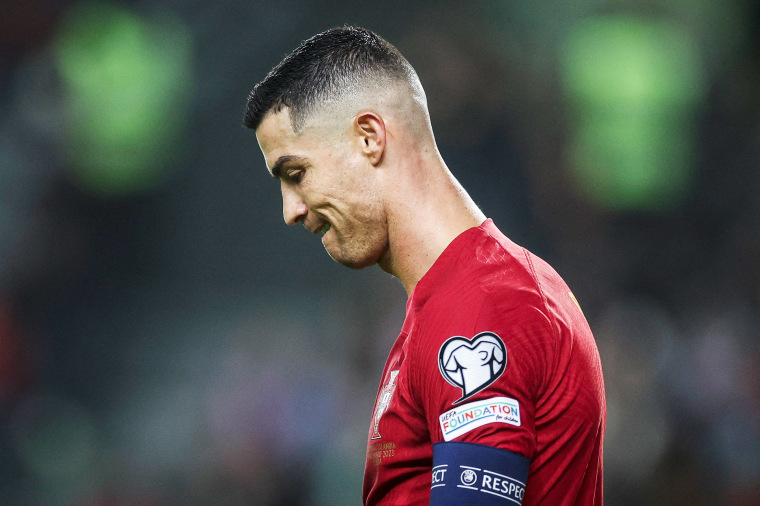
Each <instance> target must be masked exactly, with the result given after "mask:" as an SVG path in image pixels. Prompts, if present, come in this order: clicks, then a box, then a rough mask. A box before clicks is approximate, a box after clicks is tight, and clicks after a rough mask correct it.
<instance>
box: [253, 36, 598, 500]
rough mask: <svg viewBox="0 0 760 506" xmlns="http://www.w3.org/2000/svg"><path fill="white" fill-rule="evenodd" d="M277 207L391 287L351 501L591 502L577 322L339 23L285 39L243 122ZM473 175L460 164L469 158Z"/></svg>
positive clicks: (591, 445) (397, 62)
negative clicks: (287, 49)
mask: <svg viewBox="0 0 760 506" xmlns="http://www.w3.org/2000/svg"><path fill="white" fill-rule="evenodd" d="M245 123H246V125H247V126H248V127H250V128H252V129H254V130H256V136H257V138H258V141H259V144H260V146H261V150H262V152H263V153H264V158H265V160H266V164H267V166H268V168H269V171H270V172H271V174H272V175H273V176H274V177H276V178H278V179H279V180H280V185H281V190H282V201H283V215H284V218H285V222H286V223H287V224H289V225H294V224H297V223H301V224H303V226H305V227H306V228H307V229H309V230H310V231H311V232H312V233H314V234H317V233H319V234H321V236H322V243H323V245H324V247H325V249H326V250H327V252H328V253H329V254H330V256H331V257H332V258H333V259H335V260H336V261H337V262H340V263H341V264H343V265H347V266H349V267H352V268H356V269H360V268H363V267H366V266H369V265H374V264H378V265H379V266H380V268H382V269H383V270H385V271H386V272H389V273H390V274H392V275H394V276H396V277H397V278H398V279H399V280H400V281H401V282H402V283H403V285H404V287H405V288H406V291H407V293H408V295H409V300H408V302H407V315H406V320H405V322H404V325H403V328H402V329H401V333H400V335H399V337H398V339H397V341H396V343H395V345H394V346H393V348H392V350H391V352H390V356H389V357H388V361H387V363H386V366H385V371H384V373H383V377H382V380H381V383H380V388H379V390H378V395H377V400H376V403H375V409H374V413H373V416H372V419H371V423H370V428H369V433H368V449H367V461H366V468H365V474H364V491H363V499H364V503H365V504H390V505H413V504H427V503H429V504H434V505H442V504H458V505H459V504H482V505H486V504H515V503H516V504H523V505H532V504H548V505H564V504H567V505H591V504H594V505H596V504H602V441H603V437H604V427H605V419H606V405H605V399H604V383H603V379H602V369H601V364H600V361H599V354H598V351H597V348H596V344H595V342H594V339H593V336H592V335H591V331H590V330H589V328H588V325H587V323H586V320H585V318H584V317H583V313H582V312H581V310H580V307H579V306H578V304H577V302H576V301H575V299H574V297H573V295H572V293H571V292H570V290H569V289H568V287H567V286H566V285H565V283H564V282H563V281H562V279H560V277H559V276H558V275H557V274H556V273H555V272H554V271H553V270H552V269H551V267H549V266H548V265H547V264H546V263H545V262H543V261H542V260H540V259H539V258H537V257H536V256H534V255H532V254H531V253H529V252H528V251H526V250H525V249H523V248H521V247H519V246H517V245H515V244H514V243H512V242H511V241H510V240H509V239H507V238H506V237H505V236H504V235H503V234H501V232H499V230H498V229H497V228H496V226H495V225H494V224H493V222H492V221H491V220H487V219H486V217H485V215H484V214H483V213H482V212H481V211H480V209H478V207H477V206H476V205H475V204H474V202H473V201H472V199H470V197H469V195H468V194H467V192H466V191H465V190H464V189H463V188H462V187H461V186H460V185H459V183H458V182H457V180H456V179H455V178H454V176H453V175H452V174H451V172H450V171H449V170H448V168H447V167H446V164H445V163H444V161H443V159H442V158H441V155H440V153H439V152H438V149H437V147H436V144H435V140H434V137H433V130H432V127H431V124H430V117H429V114H428V109H427V102H426V98H425V92H424V91H423V89H422V85H421V84H420V81H419V79H418V77H417V75H416V73H415V71H414V69H413V68H412V66H411V65H410V64H409V63H408V62H407V61H406V60H405V59H404V57H403V56H402V55H401V54H400V53H399V52H398V51H397V50H396V48H394V47H393V46H392V45H391V44H390V43H388V42H387V41H385V40H384V39H382V38H381V37H379V36H378V35H376V34H374V33H372V32H370V31H368V30H365V29H362V28H357V27H343V28H335V29H331V30H328V31H326V32H324V33H321V34H318V35H316V36H314V37H312V38H311V39H309V40H307V41H305V42H304V43H302V44H301V45H300V46H299V47H298V48H297V49H296V50H295V51H294V52H293V53H291V54H290V55H289V56H287V57H286V58H285V59H284V60H283V61H282V62H281V63H280V64H279V65H277V66H276V67H275V68H274V69H273V70H272V71H271V72H270V73H269V74H268V75H267V77H266V78H265V79H264V80H263V81H262V82H261V83H259V84H258V85H256V87H255V88H254V89H253V91H252V92H251V94H250V96H249V99H248V106H247V111H246V116H245ZM471 169H472V170H477V168H471Z"/></svg>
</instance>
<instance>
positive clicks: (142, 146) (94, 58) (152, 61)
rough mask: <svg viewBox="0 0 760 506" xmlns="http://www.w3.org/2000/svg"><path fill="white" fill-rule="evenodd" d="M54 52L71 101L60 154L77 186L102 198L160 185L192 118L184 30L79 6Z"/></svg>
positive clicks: (113, 9)
mask: <svg viewBox="0 0 760 506" xmlns="http://www.w3.org/2000/svg"><path fill="white" fill-rule="evenodd" d="M54 51H55V57H56V64H57V67H58V70H59V72H60V75H61V77H62V81H63V83H64V89H65V98H66V118H67V125H66V130H65V135H64V136H63V142H64V146H63V148H64V151H65V154H66V157H67V161H68V164H69V166H70V168H71V169H72V170H73V171H74V175H75V178H76V180H77V182H78V183H79V184H81V186H82V187H83V188H85V189H86V190H87V191H89V192H91V193H95V194H100V195H119V194H130V193H134V192H139V191H141V190H144V189H147V188H150V187H152V186H155V185H156V184H158V183H160V182H161V181H162V180H163V179H164V176H165V175H166V173H167V172H168V170H169V168H170V167H171V165H172V163H171V162H172V161H173V158H174V157H175V155H176V153H177V148H178V141H179V140H180V134H179V132H181V131H182V125H183V118H184V117H185V115H186V110H187V98H188V89H187V86H188V84H187V83H188V82H190V59H191V49H190V39H189V34H188V30H187V29H186V27H185V26H184V25H182V24H181V23H180V22H179V21H178V20H177V19H174V18H166V17H165V18H161V19H160V20H156V19H146V18H144V17H141V16H139V15H137V14H136V13H133V12H131V11H129V10H127V9H126V8H125V7H123V6H117V5H114V4H107V3H83V4H76V5H74V6H73V7H72V9H71V10H70V11H69V12H68V13H67V15H66V17H65V19H64V21H63V23H62V25H61V27H60V29H59V31H58V33H57V36H56V39H55V41H54Z"/></svg>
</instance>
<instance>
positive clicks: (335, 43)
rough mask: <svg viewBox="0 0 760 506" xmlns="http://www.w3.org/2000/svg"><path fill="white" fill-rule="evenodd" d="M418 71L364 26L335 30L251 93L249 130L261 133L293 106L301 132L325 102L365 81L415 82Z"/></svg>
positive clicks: (309, 45) (320, 36) (281, 65)
mask: <svg viewBox="0 0 760 506" xmlns="http://www.w3.org/2000/svg"><path fill="white" fill-rule="evenodd" d="M415 75H416V74H415V72H414V69H413V68H412V66H411V65H410V64H409V62H408V61H407V60H406V58H404V57H403V56H402V55H401V53H400V52H399V51H398V49H396V48H395V47H394V46H393V45H392V44H391V43H390V42H388V41H387V40H385V39H383V38H382V37H380V36H379V35H377V34H376V33H374V32H372V31H370V30H367V29H366V28H360V27H358V26H343V27H337V28H331V29H329V30H327V31H324V32H322V33H319V34H317V35H315V36H313V37H311V38H310V39H308V40H305V41H304V42H302V43H301V45H300V46H298V47H297V48H296V49H295V50H294V51H293V52H292V53H290V54H289V55H288V56H286V57H285V58H284V59H283V60H282V61H281V62H280V63H279V64H278V65H277V66H276V67H274V68H273V69H272V70H271V71H270V72H269V74H267V76H266V78H264V80H263V81H261V82H260V83H259V84H257V85H256V86H255V87H254V88H253V90H252V91H251V93H250V94H249V95H248V103H247V106H246V111H245V120H244V121H245V126H247V127H248V128H251V129H253V130H256V129H257V128H258V127H259V125H260V124H261V122H262V120H263V119H264V117H265V116H266V115H267V114H268V113H269V111H274V112H279V111H280V110H281V109H282V108H283V107H288V108H290V114H291V116H290V118H291V122H292V125H293V129H294V130H296V131H298V130H299V129H300V128H301V127H302V126H303V123H304V122H305V119H306V117H307V116H308V115H309V113H311V112H312V111H313V110H314V108H315V106H317V105H318V104H319V103H321V102H323V101H325V100H329V99H331V98H335V97H336V96H338V95H339V94H340V93H341V92H342V91H345V90H346V89H348V88H349V87H351V85H352V84H354V83H357V82H359V80H362V79H366V78H372V77H376V78H378V79H381V78H382V77H386V78H393V79H403V80H406V81H409V80H410V79H411V78H412V76H415Z"/></svg>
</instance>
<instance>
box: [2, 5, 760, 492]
mask: <svg viewBox="0 0 760 506" xmlns="http://www.w3.org/2000/svg"><path fill="white" fill-rule="evenodd" d="M410 4H411V5H410ZM344 23H355V24H360V25H363V26H366V27H368V28H371V29H374V30H377V31H378V32H379V33H380V34H382V35H383V36H384V37H386V38H387V39H389V40H390V41H391V42H393V43H394V44H395V45H396V46H397V47H398V48H399V49H400V50H401V52H402V53H403V54H404V55H406V57H407V58H408V59H409V60H410V62H411V63H412V64H413V65H414V66H415V67H416V69H417V71H418V73H419V75H420V78H421V80H422V83H423V85H424V86H425V88H426V90H427V94H428V100H429V103H430V109H431V114H432V119H433V126H434V129H435V131H436V134H437V138H438V142H439V145H440V149H441V152H442V154H443V156H444V159H445V160H446V161H447V163H448V165H449V167H450V168H451V169H452V171H453V172H454V174H455V175H456V176H457V177H458V178H459V179H460V181H461V182H462V183H463V185H464V186H465V187H466V188H467V189H468V190H469V191H470V193H471V195H472V196H473V198H474V199H475V200H476V201H477V202H478V203H479V205H480V206H481V207H482V209H483V210H484V212H485V213H486V214H487V215H488V216H490V217H492V218H493V219H494V221H495V222H496V224H497V225H498V226H499V227H500V228H501V230H502V231H503V232H504V233H506V234H507V235H508V236H509V237H510V238H512V239H513V240H514V241H515V242H517V243H519V244H521V245H523V246H526V247H528V248H529V249H531V250H532V251H534V252H535V253H536V254H538V255H539V256H541V257H543V258H544V259H546V260H547V261H549V262H550V263H551V264H552V265H553V266H554V267H555V268H556V270H557V271H558V272H559V273H560V274H561V275H562V276H563V277H564V278H565V279H566V281H567V282H568V283H569V284H570V286H571V287H572V288H573V290H574V292H575V294H576V296H577V298H578V300H579V301H580V303H581V305H582V306H583V308H584V311H585V313H586V315H587V317H588V319H589V321H590V324H591V327H592V329H593V330H594V333H595V336H596V339H597V342H598V345H599V349H600V352H601V355H602V364H603V368H604V373H605V379H606V387H607V401H608V410H609V411H608V417H609V419H608V426H607V439H606V448H605V450H606V452H605V453H606V455H605V487H606V488H605V498H606V504H609V505H613V506H615V505H638V504H648V505H666V504H667V505H674V504H675V505H680V504H683V505H708V504H716V505H757V504H760V330H759V329H760V170H759V169H760V8H759V6H758V3H756V2H750V1H743V0H723V1H717V2H716V1H708V0H646V1H642V2H627V1H613V0H547V1H541V2H521V1H517V0H512V1H500V2H494V1H491V2H488V1H471V2H442V1H437V2H433V1H431V0H426V1H418V2H401V1H391V2H385V3H377V2H370V3H367V2H356V1H347V0H346V1H341V0H335V1H331V2H306V1H302V2H296V1H292V2H287V1H286V2H260V1H241V0H214V1H199V0H184V1H180V0H142V1H140V0H134V1H117V0H102V1H96V2H95V1H80V0H3V2H2V5H1V6H0V504H3V505H6V504H8V505H33V506H34V505H53V506H56V505H88V506H110V505H119V506H121V505H165V504H170V505H174V504H177V505H185V504H186V505H218V504H224V505H247V504H257V505H283V506H285V505H288V506H290V505H343V504H346V505H350V504H358V503H359V502H360V498H361V480H362V472H363V466H364V459H365V450H366V438H367V431H368V428H369V422H370V417H371V411H372V406H373V403H374V399H375V394H376V392H377V388H378V383H379V378H380V373H381V371H382V366H383V364H384V361H385V358H386V356H387V353H388V351H389V350H390V347H391V345H392V343H393V341H394V340H395V338H396V336H397V333H398V331H399V329H400V328H401V325H402V322H403V319H404V304H405V301H406V296H405V292H404V290H403V287H402V286H401V285H400V284H399V283H398V282H397V281H395V280H394V279H392V278H390V277H389V276H387V275H386V274H384V273H383V272H381V271H380V270H379V269H377V268H370V269H366V270H364V271H359V272H355V271H350V270H348V269H345V268H343V267H341V266H339V265H338V264H336V263H334V262H333V261H332V260H331V259H330V258H329V257H328V256H327V255H326V254H325V252H324V251H323V249H322V246H321V244H320V243H319V241H318V240H316V239H315V238H314V237H313V236H311V235H310V234H308V233H306V232H305V231H304V230H302V229H301V228H300V227H297V228H292V229H289V228H287V227H285V225H284V224H283V222H282V214H281V203H280V195H279V189H278V185H277V183H276V182H275V181H272V180H271V178H270V177H269V175H268V173H267V171H266V169H265V165H264V161H263V157H262V155H261V153H260V151H259V149H258V145H257V143H256V139H255V136H254V134H253V132H251V131H248V130H246V129H244V128H243V127H242V126H241V125H242V117H243V109H244V104H245V99H246V96H247V94H248V92H249V90H250V89H251V88H252V87H253V86H254V84H256V83H257V82H258V81H260V80H261V79H262V78H263V77H264V76H265V74H266V72H267V71H268V70H269V69H270V68H271V67H272V66H274V65H275V64H276V63H278V62H279V61H280V59H281V58H282V57H283V56H284V55H285V54H287V53H288V52H290V51H291V50H292V49H294V48H295V47H296V46H297V45H298V43H299V42H300V41H301V40H303V39H305V38H308V37H309V36H311V35H313V34H314V33H317V32H319V31H322V30H324V29H326V28H329V27H331V26H335V25H340V24H344Z"/></svg>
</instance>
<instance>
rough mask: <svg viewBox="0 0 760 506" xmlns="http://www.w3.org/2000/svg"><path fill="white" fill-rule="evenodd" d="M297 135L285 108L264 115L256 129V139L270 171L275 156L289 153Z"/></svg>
mask: <svg viewBox="0 0 760 506" xmlns="http://www.w3.org/2000/svg"><path fill="white" fill-rule="evenodd" d="M297 137H298V135H297V134H296V133H295V131H294V130H293V125H292V123H291V121H290V112H289V111H288V109H287V108H283V109H282V110H280V111H277V112H270V113H269V114H267V115H266V116H265V117H264V119H263V120H262V122H261V124H260V125H259V128H257V129H256V139H257V140H258V141H259V147H260V148H261V152H262V153H263V154H264V160H265V161H266V164H267V168H268V169H269V170H270V172H271V169H272V166H273V165H274V163H275V161H276V160H277V158H279V157H281V156H283V155H288V154H290V153H289V151H291V150H292V149H293V145H294V142H295V140H296V139H297Z"/></svg>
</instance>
